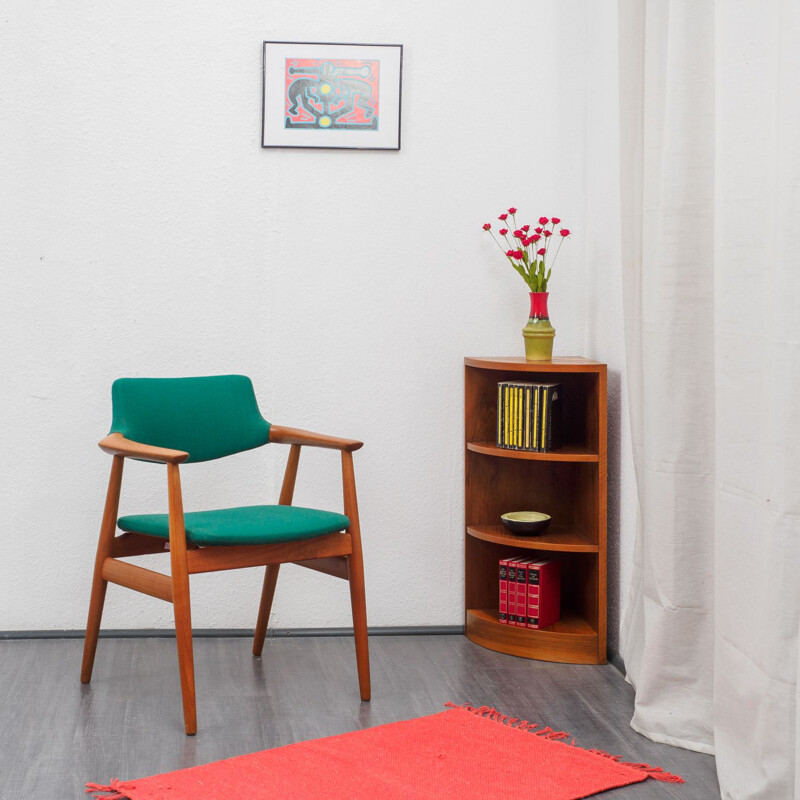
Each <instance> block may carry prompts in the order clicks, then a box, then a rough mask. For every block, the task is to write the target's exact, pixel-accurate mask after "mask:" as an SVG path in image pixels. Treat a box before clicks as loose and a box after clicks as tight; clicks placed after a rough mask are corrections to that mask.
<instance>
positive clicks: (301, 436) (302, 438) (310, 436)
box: [269, 425, 364, 453]
mask: <svg viewBox="0 0 800 800" xmlns="http://www.w3.org/2000/svg"><path fill="white" fill-rule="evenodd" d="M269 440H270V442H278V444H307V445H310V446H311V447H327V448H330V449H331V450H346V451H347V452H348V453H352V452H353V451H354V450H358V449H359V448H360V447H363V446H364V442H359V441H358V440H357V439H340V438H338V437H336V436H326V435H325V434H324V433H311V432H310V431H301V430H300V429H299V428H284V427H282V426H280V425H272V426H270V429H269Z"/></svg>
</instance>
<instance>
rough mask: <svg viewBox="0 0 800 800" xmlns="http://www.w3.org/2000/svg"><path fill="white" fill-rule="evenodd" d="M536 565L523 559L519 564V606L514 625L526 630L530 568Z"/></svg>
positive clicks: (517, 606)
mask: <svg viewBox="0 0 800 800" xmlns="http://www.w3.org/2000/svg"><path fill="white" fill-rule="evenodd" d="M532 563H534V562H533V561H531V559H527V560H525V559H522V560H520V561H519V562H518V563H517V604H516V611H515V614H514V624H515V625H516V626H517V627H519V628H524V627H525V626H526V622H527V616H526V615H527V608H528V566H529V565H530V564H532Z"/></svg>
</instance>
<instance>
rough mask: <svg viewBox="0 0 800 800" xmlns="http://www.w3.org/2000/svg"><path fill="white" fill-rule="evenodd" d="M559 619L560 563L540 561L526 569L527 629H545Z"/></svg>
mask: <svg viewBox="0 0 800 800" xmlns="http://www.w3.org/2000/svg"><path fill="white" fill-rule="evenodd" d="M560 617H561V562H560V561H558V560H547V561H540V562H538V563H537V564H535V565H532V566H531V567H529V569H528V617H527V626H528V627H529V628H537V629H541V628H547V627H548V626H550V625H553V624H555V623H556V622H558V620H559V619H560Z"/></svg>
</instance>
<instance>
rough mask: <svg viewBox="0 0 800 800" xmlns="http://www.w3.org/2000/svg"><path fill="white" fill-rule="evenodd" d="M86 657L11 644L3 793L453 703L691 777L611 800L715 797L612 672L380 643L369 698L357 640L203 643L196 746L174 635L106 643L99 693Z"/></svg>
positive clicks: (3, 669) (445, 645)
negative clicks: (643, 731)
mask: <svg viewBox="0 0 800 800" xmlns="http://www.w3.org/2000/svg"><path fill="white" fill-rule="evenodd" d="M81 648H82V642H81V641H80V640H74V639H72V640H70V639H56V640H16V641H3V642H0V721H1V722H2V727H1V728H0V797H1V798H2V800H23V798H24V799H25V800H27V798H43V799H44V798H48V800H50V799H51V798H52V800H72V798H75V799H76V800H77V798H85V797H87V795H86V794H84V783H85V782H86V781H87V780H92V781H101V782H104V781H107V780H108V779H110V778H119V779H121V780H125V779H132V778H136V777H142V776H145V775H151V774H154V773H159V772H167V771H171V770H175V769H179V768H181V767H189V766H193V765H195V764H201V763H205V762H208V761H214V760H217V759H221V758H227V757H229V756H234V755H239V754H242V753H249V752H253V751H255V750H263V749H265V748H269V747H276V746H278V745H284V744H289V743H291V742H296V741H300V740H304V739H311V738H316V737H320V736H328V735H331V734H335V733H344V732H346V731H352V730H357V729H359V728H366V727H371V726H373V725H380V724H382V723H386V722H393V721H395V720H402V719H408V718H411V717H416V716H420V715H423V714H430V713H434V712H436V711H440V710H442V708H443V705H444V703H446V702H448V701H452V702H456V703H458V702H469V703H472V704H473V705H492V706H495V707H496V708H498V709H500V710H501V711H503V712H505V713H509V714H513V715H514V716H519V717H522V718H526V719H530V720H533V721H537V722H541V723H543V724H547V725H550V726H551V727H553V728H556V729H559V730H564V731H568V732H569V733H570V734H572V735H573V736H574V737H575V739H576V744H579V745H584V746H586V747H595V748H599V749H602V750H606V751H609V752H613V753H618V754H620V755H623V756H624V759H625V760H626V761H643V762H647V763H649V764H656V765H659V766H662V767H663V768H664V769H666V770H668V771H670V772H675V773H677V774H679V775H682V776H683V777H684V778H685V779H686V781H687V782H686V783H685V784H667V783H656V782H655V781H651V780H650V781H646V782H645V783H643V784H638V785H635V786H631V787H628V788H623V789H617V790H614V791H611V792H607V793H604V794H603V795H602V797H603V798H608V799H609V800H634V799H637V800H638V798H648V799H649V798H653V799H654V800H655V799H656V798H681V800H712V799H713V798H718V797H719V788H718V785H717V780H716V775H715V770H714V759H713V758H712V757H711V756H704V755H699V754H697V753H691V752H688V751H686V750H680V749H677V748H673V747H669V746H667V745H657V744H654V743H653V742H650V741H649V740H647V739H645V738H643V737H641V736H639V735H637V734H636V733H634V732H633V731H632V730H631V729H630V727H629V725H628V721H629V719H630V716H631V711H632V708H633V692H632V690H631V688H630V686H628V685H627V684H626V683H625V682H624V681H623V679H622V677H621V676H620V674H619V673H618V672H617V671H616V670H615V669H614V668H613V667H612V666H610V665H607V666H603V667H581V666H565V665H561V664H546V663H544V662H536V661H528V660H525V659H520V658H514V657H512V656H504V655H500V654H498V653H492V652H490V651H488V650H484V649H483V648H481V647H478V646H477V645H474V644H472V643H471V642H469V641H468V640H467V639H465V638H464V637H462V636H376V637H373V638H372V639H371V640H370V651H371V657H372V691H373V700H372V702H371V703H361V702H360V701H359V699H358V690H357V683H356V675H355V662H354V655H353V642H352V639H350V638H345V637H324V638H270V639H267V642H266V646H265V648H264V657H263V658H262V659H254V658H253V657H252V655H251V654H250V642H249V641H248V640H245V639H221V638H220V639H198V640H196V641H195V661H196V665H197V689H198V724H199V726H200V731H199V733H198V735H197V736H195V737H187V736H185V735H184V733H183V724H182V717H181V711H180V689H179V685H178V671H177V662H176V656H175V642H174V641H173V640H171V639H101V641H100V644H99V647H98V653H97V662H96V665H95V673H94V678H93V681H92V684H91V686H82V685H81V684H80V682H79V680H78V672H79V666H80V656H81ZM498 796H500V795H498ZM598 796H601V795H598ZM541 800H546V798H542V799H541Z"/></svg>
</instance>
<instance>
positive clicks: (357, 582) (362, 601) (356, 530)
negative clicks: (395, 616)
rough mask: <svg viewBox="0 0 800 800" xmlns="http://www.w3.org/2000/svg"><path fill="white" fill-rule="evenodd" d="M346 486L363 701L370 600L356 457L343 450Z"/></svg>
mask: <svg viewBox="0 0 800 800" xmlns="http://www.w3.org/2000/svg"><path fill="white" fill-rule="evenodd" d="M342 485H343V490H344V513H345V514H346V515H347V518H348V519H349V520H350V527H349V528H348V529H347V532H348V533H349V534H350V537H351V540H352V545H353V552H352V553H351V554H350V555H349V556H348V557H347V572H348V580H349V582H350V606H351V608H352V611H353V635H354V638H355V644H356V666H357V668H358V687H359V690H360V692H361V699H362V700H369V699H370V697H371V688H370V676H369V642H368V638H367V601H366V594H365V590H364V559H363V557H362V555H361V528H360V526H359V522H358V499H357V497H356V479H355V472H354V471H353V454H352V453H348V452H347V451H342Z"/></svg>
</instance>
